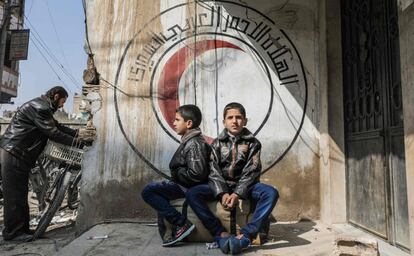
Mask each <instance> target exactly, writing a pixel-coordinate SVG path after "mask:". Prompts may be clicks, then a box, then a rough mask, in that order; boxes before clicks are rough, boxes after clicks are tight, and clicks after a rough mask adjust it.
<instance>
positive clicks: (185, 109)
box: [175, 104, 202, 129]
mask: <svg viewBox="0 0 414 256" xmlns="http://www.w3.org/2000/svg"><path fill="white" fill-rule="evenodd" d="M175 112H176V113H179V114H180V115H181V116H182V117H183V119H184V121H188V120H191V121H193V126H192V127H191V129H194V128H197V127H199V126H200V124H201V119H202V115H201V111H200V109H199V108H198V107H197V106H196V105H192V104H187V105H182V106H180V107H178V108H177V110H176V111H175Z"/></svg>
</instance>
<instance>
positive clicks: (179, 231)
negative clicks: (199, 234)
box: [162, 220, 195, 247]
mask: <svg viewBox="0 0 414 256" xmlns="http://www.w3.org/2000/svg"><path fill="white" fill-rule="evenodd" d="M194 228H195V225H194V224H193V223H191V222H190V221H189V220H186V221H185V223H184V225H182V226H181V227H179V226H175V227H174V229H173V234H172V237H171V239H169V240H166V241H163V243H162V246H164V247H168V246H173V245H174V244H176V243H178V242H180V241H181V240H183V239H184V238H186V237H187V236H188V235H190V234H191V232H192V231H193V230H194Z"/></svg>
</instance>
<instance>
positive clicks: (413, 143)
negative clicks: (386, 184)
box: [398, 1, 414, 255]
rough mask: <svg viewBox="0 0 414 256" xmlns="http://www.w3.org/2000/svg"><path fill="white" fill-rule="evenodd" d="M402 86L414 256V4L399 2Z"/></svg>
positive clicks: (411, 2)
mask: <svg viewBox="0 0 414 256" xmlns="http://www.w3.org/2000/svg"><path fill="white" fill-rule="evenodd" d="M399 7H400V8H399V14H398V15H399V20H398V21H399V29H400V52H401V83H402V84H401V85H402V95H403V108H404V135H405V166H406V177H407V197H408V211H409V215H408V216H409V222H410V223H409V224H410V240H411V255H414V250H413V249H412V248H414V97H413V96H414V74H413V68H414V49H413V47H412V42H413V41H414V4H413V1H399Z"/></svg>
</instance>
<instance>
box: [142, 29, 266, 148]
mask: <svg viewBox="0 0 414 256" xmlns="http://www.w3.org/2000/svg"><path fill="white" fill-rule="evenodd" d="M203 35H219V36H223V37H230V38H233V39H235V40H237V41H240V42H242V43H243V44H245V45H247V46H248V47H249V48H250V49H251V50H252V51H253V52H254V53H255V54H256V56H257V57H259V58H260V60H261V62H262V64H263V66H264V67H265V70H266V75H267V78H268V80H269V82H270V103H269V107H268V110H267V114H266V116H265V118H264V119H263V121H262V123H261V124H260V126H259V127H258V128H257V129H256V131H255V132H254V133H253V134H254V135H255V136H256V135H257V134H258V133H259V132H260V130H261V129H262V128H263V126H264V125H265V124H266V123H267V120H268V119H269V117H270V113H271V112H272V109H273V99H274V92H273V88H274V85H273V80H272V77H271V75H270V71H269V68H268V67H267V65H266V62H265V61H264V59H263V58H262V56H260V54H259V53H258V52H257V50H256V49H255V48H254V47H253V46H251V45H249V44H248V43H247V42H244V41H243V40H241V39H240V38H237V37H235V36H232V35H227V34H223V33H216V32H202V33H198V34H197V36H203ZM191 37H192V35H189V36H187V37H184V38H181V39H180V40H179V41H177V42H175V43H174V44H172V45H171V46H170V47H169V48H168V49H166V50H165V51H164V53H163V54H162V55H161V56H160V57H159V58H158V61H157V63H156V65H154V67H153V72H152V75H151V79H150V97H151V103H152V110H153V112H154V114H155V117H156V118H157V121H158V123H159V125H161V128H162V129H163V130H164V131H165V132H166V133H167V134H168V135H169V136H170V137H171V138H172V139H173V140H174V141H176V142H178V143H179V142H180V141H179V140H177V139H176V138H175V137H174V135H172V134H171V133H170V131H168V129H167V128H166V127H165V126H164V124H163V123H162V121H161V118H160V117H159V115H158V113H157V110H156V107H155V103H154V97H153V92H154V78H155V73H156V72H155V71H156V70H157V69H158V65H159V64H160V63H161V60H162V59H163V58H164V57H165V55H166V54H167V53H168V52H169V51H170V50H171V49H172V48H174V47H175V46H176V45H177V44H179V43H181V42H183V41H185V40H187V39H189V38H191Z"/></svg>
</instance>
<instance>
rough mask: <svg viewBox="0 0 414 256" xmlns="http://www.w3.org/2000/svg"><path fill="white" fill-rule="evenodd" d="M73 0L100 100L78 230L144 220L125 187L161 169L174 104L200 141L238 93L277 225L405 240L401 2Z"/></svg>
mask: <svg viewBox="0 0 414 256" xmlns="http://www.w3.org/2000/svg"><path fill="white" fill-rule="evenodd" d="M86 3H87V4H86V6H87V26H88V41H89V45H88V48H89V51H90V52H92V53H93V54H94V62H95V65H96V67H97V69H98V72H99V73H100V74H101V80H100V83H101V84H100V85H101V90H100V94H101V96H102V99H103V105H102V108H101V109H100V110H99V111H98V112H97V113H96V114H95V115H94V124H95V125H96V127H97V132H98V134H99V136H98V138H97V142H96V143H95V145H94V147H93V148H92V149H91V150H90V151H89V152H88V153H87V155H86V158H87V161H84V162H85V163H86V164H85V166H84V167H83V168H84V175H83V188H82V200H83V203H82V207H81V209H80V212H79V222H78V227H79V229H81V230H84V229H86V228H87V227H89V226H91V225H93V224H94V223H96V222H99V221H102V220H105V219H110V218H123V217H127V218H129V217H142V218H150V217H153V216H154V215H153V212H152V211H151V210H150V209H149V208H148V207H147V206H146V205H145V203H144V202H143V201H142V200H141V198H140V197H139V194H140V191H141V190H142V188H143V187H144V185H145V184H147V183H148V182H150V181H153V180H160V179H161V176H160V175H159V173H165V174H167V175H168V163H169V160H170V158H171V156H172V154H173V152H174V151H175V149H176V148H177V147H178V142H179V137H177V136H176V135H175V134H174V131H173V129H172V122H173V116H174V113H175V108H176V107H177V106H179V105H181V104H188V103H191V104H196V105H198V106H199V107H200V108H201V110H202V112H203V122H202V125H201V128H202V130H203V132H204V134H205V137H206V139H207V140H212V139H213V138H214V137H216V136H217V135H218V133H219V132H220V131H221V129H222V128H223V126H222V119H223V117H222V109H223V107H224V105H225V104H227V103H229V102H231V101H238V102H240V103H242V104H243V105H245V107H246V110H247V116H248V118H249V122H248V125H247V128H248V129H249V130H251V131H252V132H253V133H254V134H255V135H256V137H257V138H258V139H259V140H260V141H261V142H262V145H263V148H262V165H263V174H262V178H261V181H262V182H265V183H268V184H271V185H274V186H276V187H277V188H278V189H279V191H280V195H281V197H280V201H279V203H278V205H277V207H276V208H275V210H274V212H273V215H274V216H275V217H276V218H277V219H278V220H282V221H283V220H300V219H321V220H323V221H324V222H327V223H346V222H348V223H351V224H353V225H355V226H357V227H359V228H361V229H364V230H367V231H369V232H371V233H373V234H375V235H376V236H378V237H380V238H382V239H384V240H386V241H388V242H389V243H391V244H394V245H395V246H398V247H401V248H403V249H405V250H409V249H410V248H413V246H414V208H413V207H414V202H413V200H414V199H413V196H412V195H413V193H412V192H414V191H413V188H414V177H413V175H414V159H413V158H412V155H413V152H414V146H413V145H414V144H413V143H412V142H413V131H414V118H413V113H414V109H413V108H414V100H413V99H414V97H413V95H414V84H413V83H414V82H413V81H414V79H413V77H412V76H413V75H412V74H411V73H412V72H410V69H412V67H413V65H414V63H413V60H414V58H413V56H414V49H412V47H410V43H409V42H411V41H412V40H413V39H414V38H413V35H414V34H413V31H414V27H413V24H414V23H413V22H412V20H413V18H414V4H413V1H411V0H407V1H404V0H400V1H396V0H395V1H394V0H381V1H373V0H364V1H340V0H318V1H302V0H293V1H279V0H276V1H264V0H263V1H262V0H259V1H257V0H255V1H195V2H193V1H184V0H174V1H118V0H104V1H96V0H90V1H86ZM102 195H104V196H102ZM410 234H411V237H412V238H411V239H410Z"/></svg>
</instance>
